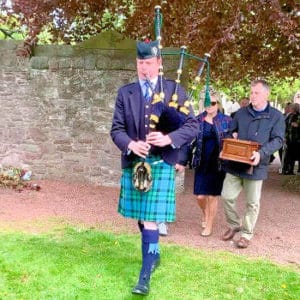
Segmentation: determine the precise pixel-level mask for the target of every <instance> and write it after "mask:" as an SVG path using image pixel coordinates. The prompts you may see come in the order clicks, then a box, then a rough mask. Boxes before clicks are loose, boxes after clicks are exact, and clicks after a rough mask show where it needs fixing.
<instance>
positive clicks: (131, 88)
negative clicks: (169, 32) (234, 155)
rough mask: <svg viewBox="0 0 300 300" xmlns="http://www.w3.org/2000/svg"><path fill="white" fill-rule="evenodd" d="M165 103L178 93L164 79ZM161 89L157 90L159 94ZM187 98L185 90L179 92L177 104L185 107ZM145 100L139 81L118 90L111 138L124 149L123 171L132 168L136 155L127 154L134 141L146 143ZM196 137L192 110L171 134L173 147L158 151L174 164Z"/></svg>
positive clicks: (195, 125) (171, 84)
mask: <svg viewBox="0 0 300 300" xmlns="http://www.w3.org/2000/svg"><path fill="white" fill-rule="evenodd" d="M163 87H164V93H165V104H167V103H168V101H169V99H171V97H172V94H173V93H174V90H175V81H174V80H165V79H164V80H163ZM157 89H158V87H156V91H157ZM186 99H187V96H186V93H185V91H184V89H183V88H182V87H181V86H180V87H179V89H178V103H179V105H181V106H182V105H183V104H184V102H185V100H186ZM145 117H146V115H145V100H144V99H143V95H142V91H141V87H140V84H139V82H134V83H131V84H128V85H125V86H123V87H121V88H120V89H119V91H118V96H117V99H116V104H115V110H114V115H113V120H112V127H111V131H110V134H111V137H112V140H113V142H114V143H115V144H116V146H117V147H118V148H119V149H120V150H121V152H122V157H121V160H122V161H121V163H122V168H128V167H131V166H132V162H134V161H135V160H136V158H137V156H136V155H135V154H134V153H132V152H128V144H129V143H130V141H131V140H135V141H137V140H145V135H146V134H147V133H148V132H147V130H145V127H146V126H145ZM196 134H197V123H196V120H195V116H194V112H193V109H192V108H191V107H190V112H189V114H188V115H187V116H186V118H185V120H184V122H183V124H182V125H181V127H180V128H178V129H176V130H174V131H172V132H170V133H168V135H169V136H170V138H171V140H172V143H173V144H172V145H168V146H165V147H162V148H159V147H158V148H159V149H157V151H158V154H160V155H161V156H162V158H163V160H164V161H165V162H167V163H169V164H171V165H174V164H175V163H177V162H178V155H179V152H180V148H181V146H182V145H184V144H186V143H190V142H191V141H192V140H193V138H194V137H195V136H196Z"/></svg>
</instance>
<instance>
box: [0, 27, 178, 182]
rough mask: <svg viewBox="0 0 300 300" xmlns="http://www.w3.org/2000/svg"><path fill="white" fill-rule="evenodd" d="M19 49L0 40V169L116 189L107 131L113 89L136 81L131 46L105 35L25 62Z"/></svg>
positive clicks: (115, 161)
mask: <svg viewBox="0 0 300 300" xmlns="http://www.w3.org/2000/svg"><path fill="white" fill-rule="evenodd" d="M21 45H22V43H21V42H16V41H0V108H1V113H2V114H1V116H2V117H1V123H0V163H2V164H11V165H15V166H18V165H23V164H25V165H27V167H28V168H29V169H30V170H31V171H32V173H33V176H34V178H36V179H63V180H66V181H75V182H87V183H92V184H97V185H105V186H117V185H118V184H119V176H120V152H119V150H118V149H117V148H116V146H115V145H114V144H113V143H112V141H111V139H110V135H109V130H110V126H111V119H112V112H113V108H114V102H115V97H116V94H117V90H118V88H119V87H120V86H122V85H124V84H126V83H129V82H131V81H133V80H135V79H136V68H135V42H134V41H131V40H124V39H123V38H122V37H121V36H119V35H118V34H116V33H113V32H108V33H105V34H102V35H100V36H97V37H94V38H92V39H91V40H89V41H87V42H84V43H82V44H79V45H77V46H69V45H59V46H58V45H51V46H38V47H36V49H35V51H34V55H33V56H32V57H31V58H22V57H18V56H16V50H17V48H18V47H20V46H21ZM169 66H170V67H168V70H169V71H170V72H172V71H174V68H175V67H173V66H174V62H172V59H170V62H169ZM174 72H176V70H175V71H174ZM174 74H175V73H174ZM173 77H174V76H173ZM178 183H179V186H180V187H182V179H181V180H179V182H178Z"/></svg>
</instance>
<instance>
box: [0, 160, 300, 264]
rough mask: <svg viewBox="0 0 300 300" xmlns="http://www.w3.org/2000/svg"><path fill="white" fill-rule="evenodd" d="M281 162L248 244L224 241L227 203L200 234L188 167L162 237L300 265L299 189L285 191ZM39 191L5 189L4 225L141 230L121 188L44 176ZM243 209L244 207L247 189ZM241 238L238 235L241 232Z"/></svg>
mask: <svg viewBox="0 0 300 300" xmlns="http://www.w3.org/2000/svg"><path fill="white" fill-rule="evenodd" d="M278 167H279V166H278V162H276V161H275V163H273V164H272V165H271V166H270V176H269V179H268V180H266V181H265V183H264V186H263V195H262V201H261V212H260V216H259V219H258V222H257V225H256V232H255V236H254V238H253V239H252V241H251V244H250V246H249V248H247V249H237V248H235V246H234V244H233V242H231V241H229V242H224V241H222V240H221V238H220V237H221V235H222V233H223V231H224V229H225V226H226V224H225V218H224V213H223V207H222V203H221V201H220V205H219V211H218V215H217V218H216V222H215V223H216V224H215V227H214V231H213V234H212V236H210V237H202V236H200V223H201V220H200V210H199V208H198V206H197V204H196V201H195V198H194V196H193V195H192V181H193V173H192V171H190V170H187V171H186V183H187V184H186V190H185V192H184V193H182V194H179V195H178V196H177V221H176V222H175V223H173V224H170V225H169V235H168V236H167V237H162V238H161V242H162V243H177V244H180V245H186V246H191V247H195V248H201V249H208V250H221V251H222V250H227V251H230V252H233V253H236V254H241V255H246V256H251V257H264V258H268V259H271V260H273V261H275V262H277V263H280V264H291V265H294V266H296V268H299V267H300V242H299V241H300V238H299V233H300V228H299V212H300V195H299V194H295V193H294V194H293V193H289V192H286V191H283V190H282V188H281V184H280V182H281V178H282V177H281V176H282V175H279V174H278ZM37 183H38V184H40V186H41V190H40V191H38V192H37V191H29V190H24V191H22V192H20V193H18V192H15V191H13V190H5V189H1V190H0V226H1V228H2V229H4V230H10V229H18V230H24V231H28V232H40V231H44V230H48V229H49V228H51V227H55V226H57V225H60V224H64V223H68V224H83V225H84V226H88V227H95V228H99V229H104V230H111V231H114V232H130V233H138V230H137V226H136V222H135V221H133V220H131V219H124V218H123V217H121V216H120V215H119V214H118V213H117V212H116V208H117V204H118V193H119V190H118V189H117V188H108V187H96V186H92V185H87V184H74V183H66V182H60V181H39V182H37ZM239 209H240V210H242V209H243V195H241V197H240V201H239ZM236 238H238V235H237V236H236Z"/></svg>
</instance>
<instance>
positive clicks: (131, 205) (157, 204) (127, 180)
mask: <svg viewBox="0 0 300 300" xmlns="http://www.w3.org/2000/svg"><path fill="white" fill-rule="evenodd" d="M159 160H160V156H150V157H148V158H147V159H146V162H147V163H149V164H150V165H151V169H152V178H153V183H152V188H151V189H150V190H149V191H148V192H140V191H138V190H136V189H135V188H134V187H133V184H132V173H133V168H125V169H123V172H122V177H121V191H120V199H119V207H118V212H119V213H120V214H121V215H123V216H124V217H127V218H133V219H136V220H142V221H153V222H174V221H175V213H176V205H175V168H174V166H172V165H169V164H167V163H165V162H164V161H159Z"/></svg>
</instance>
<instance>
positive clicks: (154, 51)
mask: <svg viewBox="0 0 300 300" xmlns="http://www.w3.org/2000/svg"><path fill="white" fill-rule="evenodd" d="M157 53H158V48H157V47H152V48H151V54H152V55H153V56H157Z"/></svg>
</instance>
